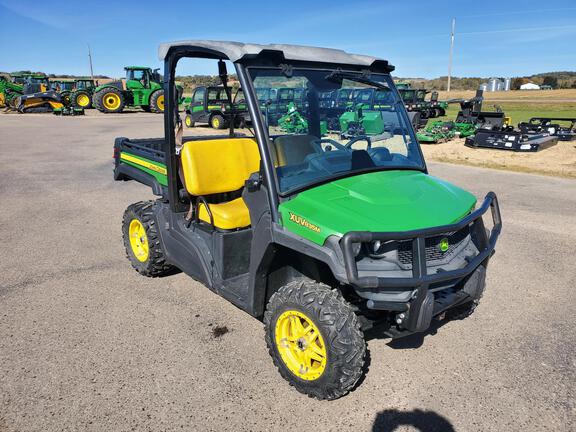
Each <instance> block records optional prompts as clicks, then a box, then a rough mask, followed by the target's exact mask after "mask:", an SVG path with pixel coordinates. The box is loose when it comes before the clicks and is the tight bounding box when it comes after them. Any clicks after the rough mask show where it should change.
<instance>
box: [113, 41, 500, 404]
mask: <svg viewBox="0 0 576 432" xmlns="http://www.w3.org/2000/svg"><path fill="white" fill-rule="evenodd" d="M159 55H160V58H161V59H162V60H163V61H164V71H165V88H164V91H165V96H166V109H165V112H164V127H165V129H164V139H157V138H150V139H134V140H132V139H129V138H117V139H116V141H115V144H114V155H115V165H114V178H115V180H119V181H127V180H135V181H137V182H140V183H142V184H144V185H147V186H149V187H150V188H151V189H152V192H153V193H154V194H155V195H157V196H158V199H156V200H149V201H139V202H136V203H135V204H132V205H130V206H129V207H128V208H127V209H126V211H125V213H124V218H123V225H122V232H123V238H124V245H125V247H126V254H127V256H128V260H129V261H130V263H131V264H132V266H133V267H134V269H135V270H136V271H137V272H139V273H140V274H142V275H144V276H148V277H167V276H169V275H171V274H173V273H174V272H177V271H182V272H184V273H186V274H187V275H189V276H190V277H191V278H193V279H194V280H195V281H200V282H201V283H202V284H204V285H206V286H207V287H208V288H209V289H211V290H213V291H214V292H216V293H218V294H219V295H221V296H222V297H224V298H226V299H228V300H229V301H231V302H232V303H233V304H235V305H236V306H238V307H239V308H241V309H243V310H244V311H246V312H247V313H248V314H250V315H252V316H253V317H256V318H257V319H260V320H262V322H263V324H264V339H265V341H266V344H267V345H268V351H269V352H270V356H271V357H272V361H273V362H274V364H275V366H276V367H277V368H278V371H279V373H280V374H281V375H282V376H283V377H284V378H285V379H286V380H287V381H288V382H289V383H290V384H291V385H292V386H294V388H295V389H296V390H298V391H300V392H302V393H304V394H307V395H309V396H312V397H315V398H318V399H336V398H338V397H341V396H343V395H345V394H346V393H348V392H349V391H351V390H352V389H354V387H355V386H356V385H357V383H358V382H359V380H360V378H361V377H362V375H363V374H364V373H365V362H366V342H365V338H364V332H365V331H366V330H369V329H370V330H371V333H372V334H374V335H378V334H379V335H381V336H382V337H392V338H398V337H402V336H406V335H409V334H413V333H417V332H425V331H427V330H428V329H429V327H430V325H431V323H432V320H433V319H461V318H465V317H467V316H468V315H470V314H471V313H473V312H474V310H475V309H476V306H477V305H478V303H479V302H480V299H481V297H482V294H483V292H484V290H485V286H486V271H487V268H488V263H489V261H490V259H491V257H492V255H493V253H494V248H495V245H496V242H497V239H498V236H499V234H500V231H501V227H502V222H501V218H500V211H499V207H498V200H497V198H496V195H495V194H494V193H492V192H489V193H488V194H487V195H486V198H485V199H484V200H482V201H480V202H477V200H476V198H475V197H474V196H473V195H472V194H470V193H469V192H466V191H464V190H462V189H460V188H459V187H457V186H454V185H452V184H450V183H448V182H446V181H444V180H441V179H439V178H436V177H433V176H431V175H430V174H429V173H428V170H427V168H426V164H425V162H424V158H423V155H422V152H421V149H420V146H419V144H418V140H417V139H416V134H415V132H414V129H413V127H412V125H411V123H410V120H409V117H408V114H407V112H406V108H405V106H404V104H403V102H402V99H401V97H400V95H399V93H398V91H397V89H396V87H395V86H394V82H393V81H392V77H391V72H392V71H393V70H394V67H393V66H391V65H390V64H389V63H388V62H387V61H386V60H383V59H378V58H374V57H369V56H362V55H353V54H348V53H346V52H344V51H340V50H335V49H326V48H313V47H304V46H293V45H256V44H243V43H238V42H213V41H178V42H175V43H167V44H163V45H161V46H160V49H159ZM188 57H192V58H203V59H213V60H214V61H215V63H216V62H217V64H218V74H219V75H220V77H221V80H222V85H223V87H226V86H227V80H228V78H227V70H226V69H227V67H226V63H225V61H230V62H231V63H232V64H233V65H234V67H235V71H236V74H237V76H238V79H239V81H240V85H241V87H242V89H243V90H244V98H245V102H246V106H247V109H248V111H249V114H250V117H251V119H252V129H253V132H254V133H253V135H246V134H239V133H236V132H234V130H233V126H234V125H233V124H230V125H229V126H230V130H229V131H228V133H226V134H222V135H209V136H207V135H201V136H184V135H183V126H182V124H181V122H180V117H179V113H178V92H177V89H176V85H175V81H174V80H175V74H176V67H177V64H178V62H179V60H180V59H182V58H188ZM351 83H353V84H356V85H357V86H362V87H369V88H374V89H378V90H379V91H381V92H387V93H388V95H387V96H388V97H387V98H386V99H387V100H388V101H389V106H388V107H387V108H384V107H382V108H381V109H380V111H381V112H383V113H385V116H383V118H384V122H383V125H382V128H383V131H382V133H380V134H379V135H377V136H367V135H358V136H355V137H354V138H353V139H350V140H349V139H347V138H344V137H342V136H341V135H340V133H339V132H337V133H331V132H328V133H327V134H326V135H325V136H323V135H322V130H321V122H322V121H325V119H326V118H327V112H326V111H324V110H325V109H327V108H325V107H323V106H321V104H320V99H321V95H325V94H326V92H332V91H334V92H336V93H337V92H338V90H340V89H342V88H343V87H345V88H348V87H350V85H351ZM259 88H300V89H302V90H303V92H304V94H303V100H304V102H303V103H304V107H305V109H303V110H302V111H300V114H301V116H302V117H303V119H304V120H306V125H307V127H306V129H305V130H304V129H303V128H302V127H299V128H297V129H295V130H293V131H291V132H288V131H287V130H286V129H284V130H282V129H281V128H280V127H279V126H276V125H270V124H268V123H267V122H266V121H265V115H264V114H263V112H262V106H261V105H262V103H261V102H259V98H258V94H257V90H256V89H259ZM225 93H227V96H228V100H227V103H229V104H232V100H231V99H232V97H231V93H230V92H228V91H225ZM322 97H323V96H322ZM331 115H332V114H331ZM147 194H148V192H146V191H143V192H142V195H143V197H145V196H147ZM486 219H491V220H490V223H489V225H488V226H485V224H484V221H485V220H486ZM159 284H160V282H159ZM448 332H450V330H448ZM239 349H242V348H239ZM245 349H250V347H249V346H247V347H246V348H245ZM229 355H234V354H233V353H231V354H229ZM238 355H239V356H240V355H241V353H238ZM371 361H372V362H384V361H386V360H385V359H377V358H374V357H372V359H371Z"/></svg>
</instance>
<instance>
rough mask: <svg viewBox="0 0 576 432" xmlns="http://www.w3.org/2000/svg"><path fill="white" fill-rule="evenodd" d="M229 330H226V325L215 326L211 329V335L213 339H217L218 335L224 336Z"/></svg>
mask: <svg viewBox="0 0 576 432" xmlns="http://www.w3.org/2000/svg"><path fill="white" fill-rule="evenodd" d="M229 331H230V330H228V327H226V326H216V327H214V328H213V329H212V337H213V338H214V339H218V338H219V337H222V336H224V335H225V334H226V333H228V332H229Z"/></svg>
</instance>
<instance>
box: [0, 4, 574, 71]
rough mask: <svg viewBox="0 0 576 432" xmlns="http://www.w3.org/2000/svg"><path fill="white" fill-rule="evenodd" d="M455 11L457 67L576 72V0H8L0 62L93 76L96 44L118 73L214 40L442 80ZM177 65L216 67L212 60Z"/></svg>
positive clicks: (1, 11)
mask: <svg viewBox="0 0 576 432" xmlns="http://www.w3.org/2000/svg"><path fill="white" fill-rule="evenodd" d="M240 5H241V6H240ZM278 5H280V6H278ZM453 17H454V18H456V44H455V51H454V54H455V56H454V66H453V74H454V75H455V76H484V77H487V76H518V75H527V74H532V73H538V72H548V71H558V70H576V43H575V41H576V2H574V0H557V1H555V2H552V3H547V2H542V1H541V0H538V1H532V0H528V1H518V0H510V1H507V2H503V1H497V2H492V1H483V2H462V1H461V0H460V1H435V2H430V1H422V2H417V1H411V2H408V1H385V0H380V1H364V0H360V1H350V0H349V1H346V2H343V1H337V0H331V1H324V0H320V1H310V0H308V1H301V0H291V1H285V2H277V1H269V0H268V1H262V0H257V1H249V0H244V1H226V0H221V1H218V2H216V1H196V0H192V1H180V0H172V1H169V2H163V1H158V0H155V1H153V2H152V1H145V0H140V1H78V0H75V1H72V0H55V1H49V0H48V1H35V0H0V23H2V25H0V49H2V53H3V55H2V60H1V62H0V71H8V72H9V71H14V70H20V69H31V70H39V71H40V70H41V71H44V72H47V73H70V74H77V75H82V74H88V73H89V69H88V60H87V44H88V43H89V44H90V46H91V48H92V53H93V62H94V73H96V74H105V75H109V76H114V77H118V76H121V75H123V73H124V72H123V67H124V66H126V65H149V66H152V67H160V66H161V64H160V62H159V61H158V57H157V48H158V45H159V43H160V42H164V41H171V40H180V39H215V40H238V41H242V42H254V43H273V42H274V43H295V44H303V45H315V46H326V47H333V48H341V49H344V50H346V51H350V52H356V53H361V54H370V55H374V56H378V57H383V58H385V59H388V60H389V61H390V62H391V63H392V64H394V65H396V73H395V75H398V76H402V77H425V78H433V77H437V76H441V75H446V74H447V62H448V51H449V34H450V22H451V19H452V18H453ZM178 72H179V73H182V74H194V73H216V72H215V67H212V66H211V65H209V64H206V62H196V63H194V62H188V63H186V64H185V65H183V67H182V68H180V69H179V71H178Z"/></svg>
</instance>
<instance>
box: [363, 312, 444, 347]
mask: <svg viewBox="0 0 576 432" xmlns="http://www.w3.org/2000/svg"><path fill="white" fill-rule="evenodd" d="M450 321H451V320H449V319H445V320H442V321H439V320H432V322H431V323H430V327H428V330H426V331H424V332H421V333H414V334H411V335H408V336H404V337H400V338H397V339H391V340H390V341H388V343H387V345H388V346H389V347H390V348H393V349H416V348H420V347H421V346H422V345H423V344H424V339H425V338H426V337H427V336H433V335H435V334H436V333H437V332H438V329H439V328H440V327H443V326H444V325H446V324H448V323H449V322H450ZM364 336H365V337H366V340H372V339H385V338H387V336H385V335H384V334H383V331H382V329H379V328H373V329H370V330H366V331H365V332H364Z"/></svg>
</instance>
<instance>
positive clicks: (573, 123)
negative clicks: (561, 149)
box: [518, 117, 576, 141]
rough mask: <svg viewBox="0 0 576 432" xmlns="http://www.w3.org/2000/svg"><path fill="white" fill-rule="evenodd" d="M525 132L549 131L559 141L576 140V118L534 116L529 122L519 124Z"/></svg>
mask: <svg viewBox="0 0 576 432" xmlns="http://www.w3.org/2000/svg"><path fill="white" fill-rule="evenodd" d="M518 128H519V129H520V130H521V131H522V132H523V133H527V134H528V133H542V132H548V133H549V134H550V135H552V136H555V137H557V138H558V141H574V140H576V118H565V117H532V118H531V119H530V120H529V121H528V122H523V123H519V124H518Z"/></svg>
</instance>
